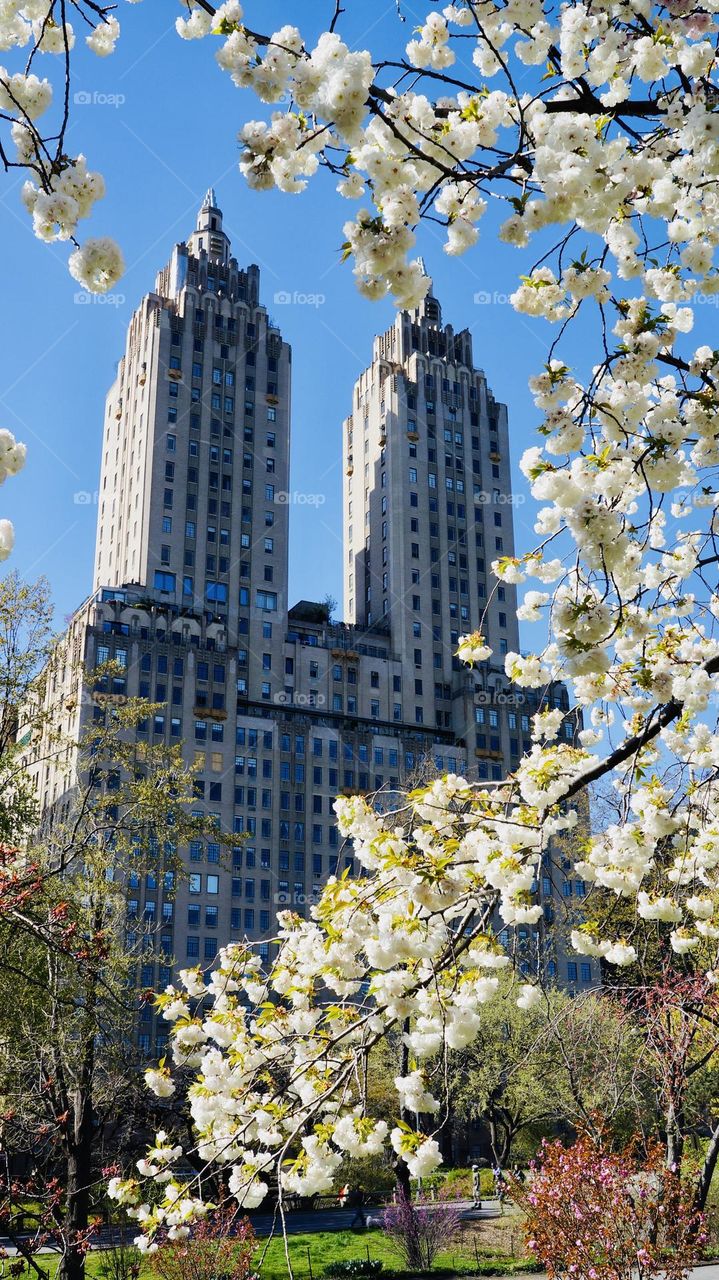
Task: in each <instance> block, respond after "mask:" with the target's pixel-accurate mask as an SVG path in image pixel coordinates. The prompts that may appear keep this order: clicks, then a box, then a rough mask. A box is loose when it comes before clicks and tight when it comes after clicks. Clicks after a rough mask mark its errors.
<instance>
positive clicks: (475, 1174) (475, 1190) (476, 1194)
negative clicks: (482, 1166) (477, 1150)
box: [472, 1164, 482, 1209]
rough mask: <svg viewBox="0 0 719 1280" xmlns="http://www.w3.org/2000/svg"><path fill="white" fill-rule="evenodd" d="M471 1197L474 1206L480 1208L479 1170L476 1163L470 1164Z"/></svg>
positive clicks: (480, 1186) (480, 1187)
mask: <svg viewBox="0 0 719 1280" xmlns="http://www.w3.org/2000/svg"><path fill="white" fill-rule="evenodd" d="M472 1199H473V1200H474V1208H475V1209H481V1208H482V1185H481V1179H480V1170H479V1165H478V1164H473V1165H472Z"/></svg>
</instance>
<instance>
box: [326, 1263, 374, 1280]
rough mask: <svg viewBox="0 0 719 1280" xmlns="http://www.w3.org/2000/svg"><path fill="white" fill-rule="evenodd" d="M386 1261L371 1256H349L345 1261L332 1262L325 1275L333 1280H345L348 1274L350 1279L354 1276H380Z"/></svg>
mask: <svg viewBox="0 0 719 1280" xmlns="http://www.w3.org/2000/svg"><path fill="white" fill-rule="evenodd" d="M383 1266H384V1263H383V1262H381V1261H380V1260H379V1259H376V1260H375V1261H371V1260H370V1259H369V1258H348V1259H347V1260H346V1261H343V1262H331V1263H330V1265H329V1266H328V1267H327V1269H326V1271H325V1275H326V1276H329V1277H331V1278H332V1280H343V1277H345V1276H348V1277H350V1280H351V1278H352V1277H353V1276H378V1275H379V1273H380V1271H381V1270H382V1267H383Z"/></svg>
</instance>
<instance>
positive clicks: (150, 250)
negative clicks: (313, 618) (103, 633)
mask: <svg viewBox="0 0 719 1280" xmlns="http://www.w3.org/2000/svg"><path fill="white" fill-rule="evenodd" d="M427 7H428V6H426V4H425V3H424V0H423V3H422V4H421V5H417V3H416V2H415V3H414V4H413V5H412V6H410V5H406V4H404V2H403V11H404V12H405V14H406V15H407V22H406V23H405V24H404V25H403V26H402V27H401V28H400V27H399V26H398V23H397V19H396V9H395V0H363V2H362V4H361V5H357V6H355V7H354V17H353V18H352V21H351V22H350V23H348V24H347V25H346V26H345V28H344V29H345V30H346V31H348V33H350V34H351V37H352V38H351V40H350V42H351V43H355V44H357V45H358V46H361V47H371V48H372V49H373V50H377V49H385V50H386V49H388V48H389V45H388V41H389V40H392V39H393V40H394V42H395V44H394V48H395V52H396V51H397V50H398V45H397V40H398V39H399V40H400V41H401V43H402V44H404V42H406V40H407V39H409V38H410V35H411V28H412V27H413V26H414V25H415V24H416V22H417V21H419V20H420V19H421V18H422V17H423V15H424V13H425V12H426V8H427ZM245 8H246V17H247V20H248V23H249V24H250V25H254V26H255V27H257V28H258V29H260V28H263V29H270V30H271V29H274V28H275V27H276V26H279V25H280V24H281V23H283V22H287V21H295V22H297V24H298V25H299V26H300V28H301V30H302V32H303V34H304V35H305V37H306V39H307V40H309V39H311V38H312V37H314V36H315V35H316V34H317V33H318V32H319V31H320V30H321V29H323V27H324V25H325V23H326V21H327V18H328V15H329V14H330V13H331V10H332V8H333V6H332V5H331V4H330V3H329V0H328V2H327V3H324V0H314V3H313V4H312V6H308V5H306V4H300V3H297V0H285V2H284V3H279V2H278V0H275V2H274V3H273V2H272V0H263V3H262V4H261V5H260V4H259V3H254V4H253V2H252V0H248V3H247V4H246V6H245ZM349 8H350V17H352V10H353V6H352V5H350V6H349ZM308 9H309V10H310V20H311V22H312V25H310V24H309V22H308V16H307V10H308ZM180 12H181V9H180V6H179V5H178V6H174V7H173V5H171V4H167V3H162V4H154V5H153V4H151V3H150V0H145V3H142V4H137V5H129V4H127V5H123V6H122V8H121V9H120V10H118V13H119V17H120V20H121V23H122V37H121V39H120V42H119V44H118V47H117V52H116V53H115V55H114V56H113V57H111V58H107V59H102V60H101V59H97V58H95V57H93V56H92V55H90V54H89V53H86V51H85V50H84V49H83V48H79V47H78V55H79V56H78V58H77V61H76V72H75V82H74V84H73V94H76V93H80V94H82V95H83V97H84V98H85V99H86V100H85V101H81V102H80V103H78V104H77V105H76V106H75V107H74V109H73V110H74V117H73V125H72V129H71V132H70V134H69V137H68V150H70V151H71V152H73V153H77V152H79V151H82V152H84V153H85V154H86V156H87V159H88V163H89V165H90V167H91V168H98V169H100V171H101V172H102V173H103V174H104V176H105V179H106V183H107V195H106V197H105V199H104V200H103V201H101V202H100V203H99V204H98V205H96V207H95V211H94V213H93V215H92V217H91V218H90V219H89V220H88V221H86V222H85V223H84V224H82V229H83V234H84V237H87V236H90V235H106V234H107V235H113V236H115V237H116V238H117V239H118V240H120V242H121V244H122V247H123V251H124V254H125V258H126V262H127V273H126V275H125V277H124V279H123V281H122V282H121V284H120V285H119V286H118V289H117V293H121V295H122V296H123V298H124V301H123V302H121V303H119V304H118V305H112V306H110V305H107V304H106V303H105V304H103V303H101V302H95V303H93V304H89V305H81V304H79V303H78V302H77V301H76V287H75V282H74V281H73V280H72V279H71V278H70V276H69V274H68V272H67V269H66V261H67V256H68V248H67V246H64V245H53V246H49V247H48V246H45V245H43V244H41V243H40V242H39V241H37V240H36V239H35V238H34V236H33V234H32V230H31V224H30V219H29V218H28V216H27V214H26V213H25V210H24V209H23V207H22V205H21V203H20V198H19V189H20V186H21V182H22V179H21V178H20V177H19V176H18V175H17V174H13V175H11V176H10V177H5V178H2V177H1V176H0V184H2V185H0V222H1V225H2V238H3V266H4V270H3V275H2V284H1V285H0V288H1V289H2V291H3V293H4V297H3V314H4V317H5V323H4V326H3V341H2V343H1V344H0V426H6V427H8V428H9V429H10V430H11V431H13V432H14V433H15V434H16V436H17V437H18V438H19V439H22V440H24V441H25V442H26V443H27V445H28V450H29V456H28V463H27V466H26V468H25V470H24V471H23V472H22V473H21V475H20V476H18V477H17V478H15V479H12V480H10V481H8V482H7V483H6V485H5V486H4V487H3V489H2V491H1V492H0V514H2V515H6V516H9V517H10V518H11V519H12V520H13V521H14V523H15V528H16V539H17V541H16V550H15V553H14V556H13V558H12V559H11V560H10V561H8V562H7V567H10V566H13V567H16V568H17V569H18V570H19V571H20V572H21V573H22V574H23V575H25V576H27V577H28V578H34V577H37V576H38V575H39V574H41V573H42V574H45V575H46V576H47V577H48V578H49V580H50V583H51V585H52V588H53V593H54V596H55V599H56V603H57V608H58V615H59V619H62V618H63V617H64V616H65V615H67V614H68V613H69V612H70V611H71V610H72V609H73V608H74V607H75V606H76V605H77V604H78V603H79V602H80V601H81V600H82V599H83V597H84V596H85V595H86V594H87V592H88V591H89V589H90V587H91V584H92V561H93V552H94V539H95V514H96V509H95V504H94V501H93V496H94V492H95V490H96V487H97V482H98V472H99V461H100V445H101V431H102V414H103V402H104V396H105V393H106V390H107V387H108V385H109V384H110V382H111V380H112V376H113V370H114V365H115V362H116V361H117V359H118V358H119V357H120V355H121V353H122V351H123V347H124V337H125V329H126V325H127V322H128V320H129V317H130V315H131V312H132V309H133V307H134V306H135V305H136V303H137V301H138V300H139V298H140V297H141V296H142V294H143V293H144V292H146V291H147V290H148V289H150V288H152V286H153V283H154V278H155V273H156V271H157V270H158V269H159V268H160V267H161V266H163V265H164V263H165V262H166V261H167V259H168V257H169V254H170V252H171V249H172V246H173V244H174V243H175V242H176V241H177V240H180V239H183V238H184V237H185V236H186V235H187V234H188V233H189V232H190V231H191V229H192V227H193V225H194V216H195V212H196V209H197V208H198V206H199V204H200V202H201V199H202V196H203V194H204V192H205V190H206V188H207V187H208V186H210V185H214V186H215V188H216V190H217V193H218V197H219V203H220V205H221V207H222V209H223V211H224V216H225V227H226V229H227V231H228V233H229V235H230V236H231V238H232V242H233V248H234V252H235V253H236V256H237V258H238V260H239V261H240V263H241V264H243V265H244V264H246V263H249V262H256V263H258V264H259V266H260V268H261V271H262V297H263V301H264V302H265V303H266V304H267V306H268V308H269V310H270V313H271V314H272V315H273V316H274V317H275V319H276V320H277V321H278V322H279V323H280V326H281V328H282V331H283V334H284V336H285V338H286V339H287V340H288V341H289V342H290V343H291V344H292V347H293V368H294V376H293V418H292V423H293V425H292V432H293V441H292V466H293V469H292V488H293V490H296V491H298V492H300V493H304V492H309V493H312V494H317V493H320V494H322V495H323V498H324V501H323V502H322V504H321V505H314V506H310V505H299V504H296V505H294V506H293V507H292V517H291V518H292V525H291V547H292V549H291V557H290V598H291V599H292V600H294V599H298V598H300V597H309V598H321V597H322V596H324V595H325V594H326V593H327V592H330V593H331V594H333V595H335V596H336V597H337V598H338V599H339V600H341V477H342V470H341V466H342V460H341V423H342V419H343V417H344V416H345V415H346V413H347V410H348V406H349V404H350V397H351V391H352V386H353V383H354V380H355V378H356V377H357V375H358V373H359V372H360V371H361V369H362V368H364V367H365V366H366V364H367V363H368V361H369V358H370V354H371V347H372V337H373V334H374V333H375V332H377V331H379V330H381V329H383V328H384V327H386V325H387V324H388V323H389V322H390V320H391V316H392V309H391V306H390V304H389V303H380V304H377V303H374V304H373V303H369V302H366V301H364V300H363V299H362V298H361V297H360V296H359V294H358V293H357V291H356V289H355V286H354V282H353V279H352V273H351V266H350V265H349V264H344V265H342V264H341V263H340V256H341V255H340V245H341V242H342V239H343V236H342V223H343V221H345V220H346V218H348V217H350V216H351V215H352V212H353V210H354V209H355V208H356V206H355V204H354V203H353V202H347V201H344V200H342V199H341V198H340V197H339V196H337V195H336V194H335V192H334V181H333V179H332V178H331V177H330V176H329V175H325V174H322V173H321V174H319V175H318V176H317V177H316V178H315V179H314V180H313V181H312V182H311V183H310V186H309V189H308V190H307V191H306V192H305V193H304V194H303V195H301V196H286V195H282V194H280V193H258V194H254V193H252V192H250V191H249V190H248V189H247V187H246V186H245V184H244V181H243V179H242V177H241V175H240V173H239V171H238V168H237V159H238V153H239V148H238V143H237V132H238V129H239V128H240V126H241V124H242V123H243V122H244V121H245V120H247V119H252V118H257V117H258V116H261V115H262V114H265V113H266V109H265V108H263V107H262V106H261V105H259V104H258V103H257V101H256V99H254V97H253V96H252V95H251V94H250V93H249V92H247V91H241V90H237V89H235V88H234V86H233V85H232V83H231V81H230V80H229V77H227V76H226V75H225V74H224V73H222V72H221V71H220V70H219V68H218V67H217V66H216V64H215V62H214V56H213V55H214V47H213V46H214V41H213V40H212V39H208V40H206V41H201V42H191V43H190V42H185V41H181V40H179V39H178V37H177V36H176V34H175V30H174V19H175V16H176V15H177V14H178V13H180ZM343 21H344V20H343ZM6 62H7V64H8V66H10V67H11V69H15V67H14V65H13V64H12V62H11V59H10V57H9V56H8V57H7V58H6ZM56 68H57V64H55V67H51V68H50V70H52V71H55V70H56ZM88 99H89V100H88ZM497 222H498V219H497V217H496V216H495V215H494V214H493V213H491V212H490V214H489V215H488V216H487V218H486V219H485V220H484V223H483V232H482V236H481V239H480V242H479V246H478V247H477V248H476V249H475V250H474V251H472V252H470V253H469V254H468V255H466V256H465V257H463V258H460V259H452V258H448V257H447V256H446V255H445V254H444V253H443V251H442V243H443V234H442V231H441V229H440V228H439V227H436V226H433V225H431V224H428V225H427V226H426V227H424V228H423V229H421V230H420V233H419V235H418V245H417V251H418V252H420V253H422V255H423V256H424V258H425V261H426V264H427V267H428V270H429V271H430V273H431V274H432V276H433V277H434V280H435V292H436V294H437V296H438V297H439V298H440V300H441V301H442V304H443V309H444V318H445V320H446V321H448V322H451V323H452V324H453V325H454V326H455V328H458V329H459V328H462V327H464V326H467V327H469V328H470V329H471V330H472V333H473V338H474V350H475V361H476V363H477V364H479V365H480V366H481V367H482V368H484V370H485V372H486V373H487V376H488V379H489V382H490V385H491V386H492V388H493V390H494V392H495V394H496V395H497V397H498V398H499V399H501V400H504V401H506V402H507V403H508V405H509V412H510V427H511V433H512V442H513V454H514V457H515V459H516V457H517V456H518V455H519V454H521V452H522V451H523V449H524V448H525V447H526V446H527V445H528V444H530V443H533V440H534V437H533V431H534V428H535V426H536V423H537V414H536V411H535V410H534V407H533V405H532V402H531V398H530V396H529V394H528V392H527V387H526V383H527V378H528V376H529V375H530V373H532V372H535V371H537V370H538V368H540V367H541V365H542V364H543V363H544V361H545V359H546V354H547V347H548V343H549V342H550V341H551V340H552V338H553V337H554V336H555V334H556V331H554V330H551V329H550V328H549V326H548V325H546V324H545V323H543V322H539V321H538V322H532V321H528V320H527V319H526V318H524V317H520V316H517V315H516V314H515V313H514V312H513V311H512V309H511V308H510V307H509V305H508V304H507V302H506V296H507V294H508V293H510V292H511V291H512V289H513V288H514V287H515V283H516V280H517V276H518V275H519V274H520V272H522V271H524V270H526V269H527V268H528V267H529V266H530V265H531V261H532V258H534V257H535V256H538V254H537V250H536V249H535V250H534V252H533V253H531V254H530V253H528V252H518V251H517V250H514V249H510V248H508V247H506V246H502V245H499V244H498V243H497V241H496V238H495V236H494V235H493V234H492V228H493V227H496V225H497ZM277 293H289V294H295V293H297V294H299V295H315V297H316V296H317V295H320V296H321V297H322V299H323V301H322V302H321V303H320V304H319V305H311V304H310V303H307V302H305V303H300V302H297V303H293V304H290V305H281V304H276V303H275V302H274V297H275V294H277ZM478 293H479V294H481V295H482V296H483V297H486V296H487V295H488V297H489V301H486V300H485V301H481V302H477V301H475V295H476V294H478ZM705 310H707V311H709V312H710V313H711V314H710V315H709V316H708V317H707V321H711V322H713V320H714V314H713V309H711V308H705ZM707 327H708V326H707ZM581 343H582V338H581V333H578V334H577V336H576V337H575V338H574V339H573V342H572V347H570V348H569V351H570V355H571V353H572V348H573V349H574V351H575V352H576V354H577V356H580V355H581V354H582V346H581ZM566 349H567V348H565V350H566ZM515 479H516V480H517V488H518V491H519V492H520V493H523V492H524V490H523V480H522V477H521V476H519V477H518V479H517V471H516V468H515ZM77 495H83V496H87V495H90V500H89V501H78V499H77ZM533 509H534V504H533V503H532V502H531V500H528V501H527V502H525V503H524V505H520V506H518V507H517V508H516V509H515V518H516V531H517V539H518V545H519V547H520V548H523V549H527V548H528V547H529V546H531V545H532V544H533V541H534V538H533V534H532V529H531V526H532V519H533V516H532V512H533Z"/></svg>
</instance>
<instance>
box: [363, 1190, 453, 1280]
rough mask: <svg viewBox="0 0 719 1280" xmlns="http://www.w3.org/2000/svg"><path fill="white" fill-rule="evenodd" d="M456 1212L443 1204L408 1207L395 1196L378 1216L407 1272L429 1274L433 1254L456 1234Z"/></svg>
mask: <svg viewBox="0 0 719 1280" xmlns="http://www.w3.org/2000/svg"><path fill="white" fill-rule="evenodd" d="M459 1225H460V1216H459V1212H458V1210H457V1209H455V1208H454V1207H453V1206H452V1205H450V1204H447V1203H441V1202H439V1203H436V1204H434V1203H433V1204H428V1203H427V1202H426V1201H425V1202H421V1203H417V1204H412V1202H411V1201H410V1200H408V1199H407V1198H406V1196H403V1195H398V1196H397V1203H396V1204H393V1205H389V1206H388V1208H386V1209H385V1211H384V1214H383V1215H382V1229H383V1231H384V1232H385V1235H388V1236H389V1237H390V1239H391V1240H392V1241H393V1242H394V1244H395V1245H396V1247H397V1249H398V1250H399V1252H400V1254H401V1255H402V1257H403V1258H404V1261H405V1263H406V1264H407V1267H408V1268H409V1269H410V1271H429V1269H430V1268H431V1266H432V1263H433V1262H434V1260H435V1258H436V1256H437V1254H438V1253H439V1252H440V1250H441V1249H444V1248H446V1246H447V1245H448V1244H450V1243H451V1241H452V1240H453V1239H454V1237H455V1236H456V1234H457V1231H458V1230H459Z"/></svg>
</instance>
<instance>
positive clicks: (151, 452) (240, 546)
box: [95, 190, 290, 692]
mask: <svg viewBox="0 0 719 1280" xmlns="http://www.w3.org/2000/svg"><path fill="white" fill-rule="evenodd" d="M289 423H290V349H289V347H288V345H287V344H286V343H285V342H283V340H282V337H281V334H280V332H279V330H278V329H277V328H276V327H275V326H274V325H273V324H272V322H271V321H270V319H269V317H268V314H267V311H266V309H265V307H263V306H262V305H261V303H260V273H259V269H258V268H257V267H256V266H250V267H248V268H247V269H246V270H242V269H240V268H239V267H238V264H237V261H236V259H235V258H234V257H232V255H231V251H230V241H229V239H228V236H227V234H226V233H225V231H224V230H223V226H222V213H221V212H220V210H219V209H218V208H217V199H216V197H215V193H214V191H212V190H210V191H208V192H207V195H206V196H205V199H204V201H203V204H202V208H201V209H200V212H199V214H198V217H197V226H196V228H195V231H194V232H193V233H192V235H191V236H190V237H189V238H188V240H187V242H186V243H184V244H178V245H176V246H175V249H174V250H173V253H172V257H171V260H170V262H169V264H168V266H167V267H166V268H165V269H164V270H163V271H161V272H160V273H159V275H158V277H157V282H156V286H155V291H154V292H153V293H149V294H147V295H146V296H145V298H143V300H142V302H141V304H140V306H139V307H138V308H137V310H136V311H135V314H134V315H133V317H132V320H131V322H130V325H129V328H128V333H127V342H126V347H125V354H124V356H123V358H122V359H121V360H120V363H119V365H118V371H117V377H116V379H115V382H114V383H113V385H112V387H111V388H110V391H109V394H108V396H107V401H106V406H105V426H104V441H103V456H102V474H101V480H100V495H99V512H98V530H97V551H96V556H95V587H96V588H99V587H110V586H127V585H130V584H133V583H136V584H139V585H141V586H143V587H149V588H152V589H153V590H154V591H157V592H159V593H160V594H161V597H162V598H163V599H165V600H166V601H167V603H168V604H169V605H179V606H182V607H185V608H187V609H188V610H189V611H193V610H194V611H200V612H204V613H206V614H208V615H212V618H213V619H214V620H215V621H216V622H218V623H221V624H222V626H223V628H224V630H225V631H226V639H227V643H228V644H229V645H233V644H238V643H242V644H243V645H245V646H246V647H247V649H248V651H249V654H250V655H253V654H255V655H260V657H259V659H258V662H259V667H258V668H257V669H255V668H254V667H253V664H252V661H250V664H249V672H248V678H249V680H250V682H251V683H252V684H254V683H255V682H256V680H259V682H260V683H262V681H265V682H266V681H267V678H268V677H267V674H266V673H265V675H262V661H263V659H262V656H261V655H263V654H267V653H268V652H270V654H271V658H270V663H269V671H270V673H273V672H274V673H275V675H278V674H279V672H280V661H279V656H280V653H281V632H280V629H279V628H277V633H276V635H273V636H272V643H270V644H269V645H268V642H267V637H266V636H263V634H262V631H263V629H262V619H263V617H264V615H265V614H267V615H268V616H271V615H275V617H284V616H285V614H286V612H287V604H288V602H287V523H288V508H287V504H286V503H285V502H283V501H282V497H281V495H284V494H285V493H286V491H287V488H288V483H289V479H288V476H289ZM278 496H279V499H280V500H279V501H278ZM273 649H274V650H276V652H274V653H273V652H272V650H273ZM272 658H274V659H275V660H274V661H272ZM265 663H266V664H267V660H266V659H265ZM267 669H268V667H267V665H266V668H265V672H266V671H267ZM269 679H270V682H271V681H272V674H270V676H269ZM272 692H274V688H273V690H272Z"/></svg>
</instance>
